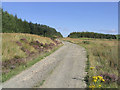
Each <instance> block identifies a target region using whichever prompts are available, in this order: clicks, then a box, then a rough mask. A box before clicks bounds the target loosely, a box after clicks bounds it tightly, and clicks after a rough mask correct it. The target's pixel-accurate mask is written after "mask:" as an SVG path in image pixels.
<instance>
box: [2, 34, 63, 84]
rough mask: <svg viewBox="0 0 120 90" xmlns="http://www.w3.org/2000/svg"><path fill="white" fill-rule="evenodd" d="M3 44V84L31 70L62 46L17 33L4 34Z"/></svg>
mask: <svg viewBox="0 0 120 90" xmlns="http://www.w3.org/2000/svg"><path fill="white" fill-rule="evenodd" d="M2 44H3V49H2V54H3V59H2V62H3V64H2V82H4V81H6V80H8V79H10V78H11V77H13V76H14V75H17V74H18V73H20V72H21V71H23V70H25V69H27V68H29V67H30V66H32V65H33V64H35V63H36V62H38V61H40V60H41V59H43V58H44V57H46V56H48V55H50V54H51V53H53V52H54V51H56V50H57V49H58V48H59V47H61V46H62V43H61V42H60V41H57V40H51V39H50V38H47V37H40V36H37V35H31V34H16V33H14V34H10V33H9V34H8V33H7V34H3V43H2ZM8 57H9V58H8Z"/></svg>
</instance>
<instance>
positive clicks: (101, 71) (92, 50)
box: [63, 38, 119, 88]
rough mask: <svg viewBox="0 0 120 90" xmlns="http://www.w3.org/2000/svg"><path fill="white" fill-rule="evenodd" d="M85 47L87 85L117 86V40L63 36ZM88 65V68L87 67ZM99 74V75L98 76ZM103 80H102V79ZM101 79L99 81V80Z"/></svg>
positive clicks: (95, 86) (97, 86)
mask: <svg viewBox="0 0 120 90" xmlns="http://www.w3.org/2000/svg"><path fill="white" fill-rule="evenodd" d="M63 40H66V41H70V42H73V43H76V44H78V45H81V46H83V47H85V48H86V50H87V52H88V61H87V66H86V71H87V72H88V76H87V77H86V79H87V80H86V81H87V84H88V86H89V87H91V86H92V87H94V88H117V87H118V84H117V82H119V79H118V68H119V67H118V41H117V40H112V39H111V40H109V39H84V38H83V39H74V38H65V39H63ZM89 67H90V68H89ZM98 76H99V77H98ZM102 77H103V79H104V80H105V81H104V80H103V79H102ZM100 79H101V80H102V81H101V80H100Z"/></svg>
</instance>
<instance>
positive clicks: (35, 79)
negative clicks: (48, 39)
mask: <svg viewBox="0 0 120 90" xmlns="http://www.w3.org/2000/svg"><path fill="white" fill-rule="evenodd" d="M86 60H87V58H86V51H85V49H84V48H82V47H80V46H78V45H75V44H72V43H69V42H64V46H62V47H61V48H60V49H59V50H57V51H55V52H54V53H52V54H51V55H50V56H48V57H46V58H45V59H43V60H41V61H40V62H38V63H36V64H35V65H33V66H32V67H30V68H29V69H27V70H25V71H23V72H21V73H20V74H19V75H17V76H15V77H13V78H12V79H10V80H8V81H7V82H5V83H3V87H4V88H5V87H7V88H31V87H34V86H36V85H37V84H38V83H40V82H42V81H43V80H45V82H44V84H43V85H42V86H41V87H43V88H52V87H53V88H55V87H56V88H63V87H66V88H68V87H70V88H78V87H80V88H83V87H85V86H86V85H85V82H84V81H83V78H84V77H85V61H86Z"/></svg>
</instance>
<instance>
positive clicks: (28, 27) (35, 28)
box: [2, 10, 62, 38]
mask: <svg viewBox="0 0 120 90" xmlns="http://www.w3.org/2000/svg"><path fill="white" fill-rule="evenodd" d="M2 32H3V33H30V34H37V35H41V36H45V37H51V38H52V37H62V35H61V33H60V32H57V31H56V29H54V28H52V27H49V26H47V25H41V24H37V23H36V24H33V23H32V22H27V21H26V20H24V21H23V20H22V19H20V18H18V17H17V15H15V16H13V15H12V14H9V13H8V12H7V11H3V10H2Z"/></svg>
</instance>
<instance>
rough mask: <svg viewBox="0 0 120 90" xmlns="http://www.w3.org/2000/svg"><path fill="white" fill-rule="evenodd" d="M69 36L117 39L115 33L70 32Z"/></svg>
mask: <svg viewBox="0 0 120 90" xmlns="http://www.w3.org/2000/svg"><path fill="white" fill-rule="evenodd" d="M68 37H70V38H100V39H117V37H116V35H111V34H101V33H94V32H72V33H70V34H69V35H68Z"/></svg>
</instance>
